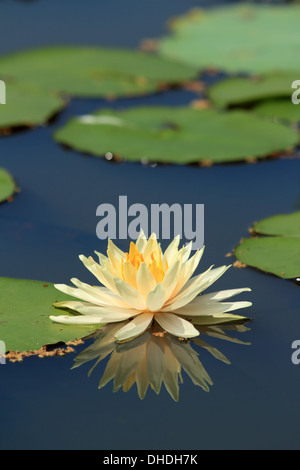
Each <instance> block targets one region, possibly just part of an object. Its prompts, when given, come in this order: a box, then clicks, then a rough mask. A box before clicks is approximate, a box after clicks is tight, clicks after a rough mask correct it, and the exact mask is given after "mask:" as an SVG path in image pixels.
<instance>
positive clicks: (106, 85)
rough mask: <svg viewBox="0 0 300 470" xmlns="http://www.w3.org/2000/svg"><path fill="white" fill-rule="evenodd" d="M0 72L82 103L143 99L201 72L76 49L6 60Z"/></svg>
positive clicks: (126, 53)
mask: <svg viewBox="0 0 300 470" xmlns="http://www.w3.org/2000/svg"><path fill="white" fill-rule="evenodd" d="M0 70H1V75H2V77H3V79H4V80H7V82H9V81H14V82H19V83H29V84H37V85H39V86H40V87H42V88H44V89H46V90H52V91H56V92H61V93H64V94H67V95H71V96H81V97H91V96H95V97H109V96H116V97H117V96H130V95H140V94H145V93H150V92H153V91H157V90H158V89H159V88H160V86H162V85H164V84H178V83H180V82H182V81H186V80H190V79H194V78H195V76H196V71H195V68H193V67H190V66H185V65H183V64H177V63H174V62H172V61H170V60H168V59H164V58H161V57H157V56H155V55H153V54H146V53H144V52H140V51H135V50H125V49H124V50H122V49H110V48H106V49H105V48H100V47H76V46H73V47H72V46H70V47H49V48H41V49H34V50H29V51H25V52H20V53H15V54H11V55H8V56H6V57H3V58H2V59H1V60H0ZM7 100H9V97H8V98H7Z"/></svg>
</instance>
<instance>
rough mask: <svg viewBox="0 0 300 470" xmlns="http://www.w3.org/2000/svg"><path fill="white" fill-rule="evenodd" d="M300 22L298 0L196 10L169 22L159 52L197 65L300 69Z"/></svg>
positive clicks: (241, 69)
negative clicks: (274, 3) (279, 3)
mask: <svg viewBox="0 0 300 470" xmlns="http://www.w3.org/2000/svg"><path fill="white" fill-rule="evenodd" d="M299 23H300V7H299V5H293V6H291V5H289V6H278V5H277V6H271V5H259V6H258V5H257V6H256V5H252V4H242V5H234V6H229V7H221V8H215V9H210V10H207V11H203V10H193V11H192V12H190V13H188V14H186V15H183V16H182V17H179V18H178V19H175V20H174V21H173V22H172V23H171V28H172V32H173V34H172V35H170V36H166V37H164V38H162V39H161V40H160V41H159V43H158V52H159V53H160V54H161V55H163V56H164V57H168V58H171V59H173V60H178V61H181V62H183V63H185V64H190V65H192V66H195V67H198V69H208V68H216V69H221V70H225V71H230V72H249V73H257V74H260V73H265V72H269V71H282V70H283V71H291V72H294V71H295V72H296V71H298V72H299V71H300V64H299V50H300V35H299ZM295 78H297V77H295Z"/></svg>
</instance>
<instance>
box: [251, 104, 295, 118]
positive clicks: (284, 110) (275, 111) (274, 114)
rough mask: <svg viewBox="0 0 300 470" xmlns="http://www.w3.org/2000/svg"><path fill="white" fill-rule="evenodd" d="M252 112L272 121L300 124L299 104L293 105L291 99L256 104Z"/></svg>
mask: <svg viewBox="0 0 300 470" xmlns="http://www.w3.org/2000/svg"><path fill="white" fill-rule="evenodd" d="M254 111H255V112H256V113H257V114H259V115H261V116H266V117H269V118H271V119H273V120H276V121H277V122H278V121H286V122H290V123H298V122H300V104H298V105H297V104H294V103H293V102H292V100H291V99H286V100H267V101H264V102H262V103H260V104H258V105H257V106H256V107H255V108H254Z"/></svg>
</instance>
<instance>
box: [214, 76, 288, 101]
mask: <svg viewBox="0 0 300 470" xmlns="http://www.w3.org/2000/svg"><path fill="white" fill-rule="evenodd" d="M294 80H295V74H269V75H265V76H261V77H234V78H229V79H227V80H222V81H220V82H218V83H216V84H214V85H212V86H211V87H210V89H209V96H210V98H211V100H212V101H213V102H214V103H215V104H216V105H217V106H220V107H227V106H232V105H242V104H247V103H252V102H256V101H261V100H266V99H270V98H283V97H288V98H290V97H291V95H292V91H293V90H292V88H291V85H292V83H293V81H294Z"/></svg>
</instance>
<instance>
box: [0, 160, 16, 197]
mask: <svg viewBox="0 0 300 470" xmlns="http://www.w3.org/2000/svg"><path fill="white" fill-rule="evenodd" d="M16 189H17V187H16V183H15V182H14V180H13V178H12V176H11V175H10V174H9V173H8V171H6V170H4V169H3V168H0V203H1V202H4V201H7V200H8V199H9V198H11V197H12V196H13V195H14V193H15V191H16Z"/></svg>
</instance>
